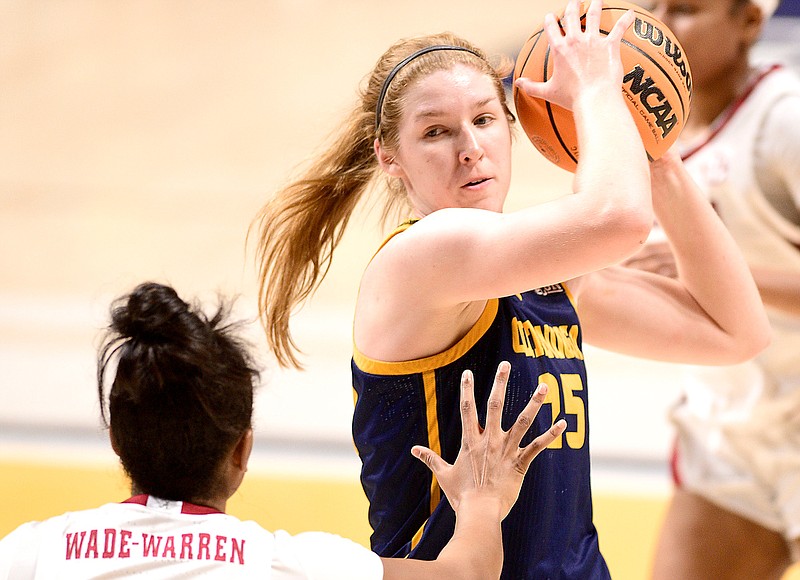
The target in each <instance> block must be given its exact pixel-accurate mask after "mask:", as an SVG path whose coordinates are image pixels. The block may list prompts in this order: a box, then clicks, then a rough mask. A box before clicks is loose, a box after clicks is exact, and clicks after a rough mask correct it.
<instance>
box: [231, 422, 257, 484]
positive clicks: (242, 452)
mask: <svg viewBox="0 0 800 580" xmlns="http://www.w3.org/2000/svg"><path fill="white" fill-rule="evenodd" d="M252 451H253V429H252V427H251V428H248V429H247V430H246V431H245V432H244V434H242V437H241V439H239V442H238V443H237V444H236V447H235V448H234V450H233V462H234V465H236V467H238V468H239V469H240V470H241V471H242V472H243V473H244V472H245V471H247V464H248V462H249V461H250V453H252Z"/></svg>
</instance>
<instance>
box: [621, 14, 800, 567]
mask: <svg viewBox="0 0 800 580" xmlns="http://www.w3.org/2000/svg"><path fill="white" fill-rule="evenodd" d="M654 4H655V5H654V6H651V9H652V10H653V12H654V13H655V15H656V16H658V17H659V18H661V19H662V20H663V21H664V22H665V23H666V24H667V26H669V27H670V28H671V29H672V30H673V32H674V33H675V35H676V36H677V37H678V40H679V41H680V42H681V44H682V45H683V47H684V50H685V51H686V57H687V59H688V61H689V63H690V64H691V66H692V73H693V81H694V82H693V90H694V94H693V98H692V113H691V115H690V117H689V119H688V121H687V124H686V127H685V130H684V132H683V133H682V134H681V139H680V142H679V146H680V148H681V154H682V157H683V159H684V163H685V165H686V168H687V170H688V171H689V172H690V173H691V174H692V176H693V177H694V179H695V181H696V182H697V183H698V184H699V185H700V187H701V188H702V189H703V190H704V191H705V192H706V193H707V195H708V196H709V199H710V200H711V202H712V204H713V205H714V207H715V208H716V210H717V212H718V213H719V215H720V217H721V218H722V221H723V222H724V223H725V225H726V226H727V228H728V230H729V231H730V232H731V233H732V234H733V237H734V239H735V240H736V241H737V243H738V245H739V247H740V248H741V250H742V252H743V254H744V255H745V257H746V259H747V261H748V264H749V265H750V267H751V270H752V272H753V277H754V279H755V281H756V283H757V285H758V287H759V291H760V293H761V296H762V299H763V301H764V303H765V305H766V306H767V309H768V315H769V319H770V322H771V325H772V332H773V337H772V343H771V345H770V346H769V347H768V348H767V349H766V350H765V351H763V352H762V353H761V354H760V355H759V356H758V357H757V358H755V359H754V360H751V361H749V362H745V363H743V364H738V365H735V366H729V367H704V368H700V367H688V368H686V369H685V370H686V372H685V373H684V377H685V395H684V397H683V399H682V400H681V401H679V402H678V403H677V404H676V406H675V407H674V409H673V410H672V412H671V419H672V420H673V422H674V424H675V426H676V428H677V441H676V446H675V455H674V458H673V474H674V478H675V481H676V484H677V489H676V492H675V495H674V497H673V500H672V503H671V505H670V508H669V511H668V514H667V518H666V520H665V524H664V528H663V530H662V537H661V541H660V546H659V548H658V550H657V556H656V560H655V578H656V579H661V578H682V579H691V578H702V579H703V580H705V579H708V578H712V579H713V578H725V579H726V580H727V579H736V578H742V579H745V578H759V579H767V578H780V577H781V575H782V574H783V572H784V571H785V570H786V568H787V567H788V566H789V564H790V563H791V561H792V559H794V560H797V559H798V557H800V79H798V76H797V74H796V73H795V72H794V71H792V70H789V69H788V68H786V67H783V66H780V65H771V66H770V65H764V64H761V65H759V64H755V63H752V62H750V60H749V51H750V47H751V46H752V44H753V43H754V42H755V41H756V39H757V38H758V37H759V35H760V32H761V28H762V24H763V22H764V21H765V20H766V19H767V18H769V16H770V15H771V14H772V12H773V11H774V10H775V8H776V6H777V4H778V2H777V1H776V0H752V1H750V0H658V1H656V2H655V3H654ZM631 264H632V265H636V266H639V267H642V268H645V269H650V270H653V271H663V272H665V273H670V274H673V275H674V273H675V272H674V268H675V266H674V262H673V261H672V260H671V258H670V257H669V255H668V247H667V246H666V244H652V245H649V249H648V250H647V251H646V252H644V253H642V254H641V255H640V256H638V257H637V258H636V259H635V260H633V261H631ZM720 282H721V283H724V280H721V281H720ZM687 537H691V538H692V539H691V540H690V541H687Z"/></svg>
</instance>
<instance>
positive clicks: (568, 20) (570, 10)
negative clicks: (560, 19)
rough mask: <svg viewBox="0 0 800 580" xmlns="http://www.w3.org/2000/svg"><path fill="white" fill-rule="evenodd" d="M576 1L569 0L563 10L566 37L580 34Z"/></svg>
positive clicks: (578, 11)
mask: <svg viewBox="0 0 800 580" xmlns="http://www.w3.org/2000/svg"><path fill="white" fill-rule="evenodd" d="M578 6H579V3H578V0H569V2H568V3H567V7H566V8H565V9H564V30H565V31H566V33H567V35H568V36H569V35H573V34H579V33H580V32H581V21H580V14H579V13H580V10H579V9H578Z"/></svg>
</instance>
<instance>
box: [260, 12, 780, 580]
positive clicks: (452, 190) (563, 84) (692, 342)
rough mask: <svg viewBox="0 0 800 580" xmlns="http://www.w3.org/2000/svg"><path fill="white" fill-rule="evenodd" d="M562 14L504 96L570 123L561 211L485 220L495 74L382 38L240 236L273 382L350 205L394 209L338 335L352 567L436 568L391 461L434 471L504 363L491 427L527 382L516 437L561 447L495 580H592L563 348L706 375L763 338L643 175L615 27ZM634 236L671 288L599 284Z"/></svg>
mask: <svg viewBox="0 0 800 580" xmlns="http://www.w3.org/2000/svg"><path fill="white" fill-rule="evenodd" d="M578 4H579V3H578V2H577V1H575V0H570V2H569V3H568V4H567V7H566V11H565V16H564V21H563V32H562V27H560V26H559V24H558V23H557V22H556V20H555V18H554V17H553V16H552V15H550V16H548V17H547V18H546V19H545V30H546V34H547V37H548V40H549V42H550V45H551V47H552V52H551V56H552V58H553V59H554V73H553V76H552V78H551V79H550V80H549V81H548V82H546V83H534V82H524V80H520V81H518V83H519V84H518V86H519V88H520V89H521V90H524V91H527V92H528V93H529V94H530V95H532V96H535V97H540V98H544V99H547V100H550V101H552V102H555V103H556V104H558V105H560V106H563V107H566V108H568V109H570V110H572V111H573V114H574V116H575V120H576V125H577V131H578V135H579V146H580V151H581V160H580V163H579V165H578V168H577V173H576V176H575V182H574V191H573V192H572V195H565V196H563V197H561V198H559V199H557V200H555V201H552V202H549V203H545V204H541V205H535V206H531V207H528V208H525V209H522V210H520V211H516V212H510V213H504V212H503V204H504V201H505V199H506V196H507V194H508V188H509V184H510V177H511V145H512V131H511V127H512V124H513V121H514V117H513V115H512V114H511V112H510V111H509V109H508V107H507V104H506V100H505V96H506V95H505V89H504V87H503V83H502V78H503V77H504V76H505V75H506V74H507V73H508V72H509V71H508V69H507V68H502V67H501V68H495V67H494V66H493V65H492V64H491V63H490V60H489V58H488V57H487V55H486V54H485V53H484V52H483V51H481V50H480V49H479V48H478V47H476V46H475V45H473V44H471V43H470V42H468V41H466V40H464V39H463V38H460V37H457V36H455V35H452V34H439V35H432V36H427V37H422V38H413V39H406V40H401V41H399V42H397V43H396V44H394V45H393V46H392V47H390V48H389V50H388V51H387V52H385V53H384V54H383V55H382V56H381V57H380V59H379V60H378V63H377V64H376V66H375V68H374V70H373V71H372V73H371V74H370V76H369V79H368V81H367V83H366V85H365V87H364V89H363V91H362V93H361V100H360V102H359V103H358V104H357V106H356V108H355V109H354V111H353V113H352V116H351V117H350V119H348V120H347V121H346V122H345V123H344V125H343V128H342V131H341V133H340V135H339V138H338V140H337V141H336V142H335V143H334V144H333V145H332V146H331V147H330V148H329V149H328V150H327V151H325V152H324V153H323V154H322V156H321V157H320V159H319V160H318V161H317V162H316V163H315V164H312V165H311V167H310V168H309V169H308V171H307V173H305V174H304V175H302V176H301V178H300V179H299V180H297V181H295V182H292V183H290V184H289V185H288V186H287V187H286V188H285V189H283V190H281V191H280V192H278V194H277V195H276V196H275V197H274V198H273V199H272V200H270V201H269V202H268V203H267V205H266V207H265V208H264V210H263V212H262V214H261V216H260V218H259V220H260V221H259V222H258V224H259V226H260V228H261V232H260V233H261V237H260V254H259V255H260V258H261V262H260V266H261V282H262V293H261V309H262V313H263V315H264V321H265V325H266V329H267V335H268V338H269V341H270V344H271V346H272V347H273V349H274V351H275V353H276V355H277V357H278V359H279V360H280V361H281V362H282V363H283V364H287V365H291V364H297V363H298V358H297V353H296V350H295V348H294V343H293V341H292V337H291V333H290V332H289V320H290V316H291V313H292V311H293V309H294V308H295V306H297V305H298V304H299V303H300V302H302V301H303V300H304V299H305V298H307V296H308V295H309V293H310V292H311V291H312V290H313V289H314V288H315V287H316V286H317V285H318V284H319V283H320V281H321V279H322V277H323V275H324V272H325V271H326V266H327V263H328V260H329V259H330V258H331V253H332V251H333V250H334V248H335V246H336V243H337V241H338V239H339V236H340V235H341V232H342V228H344V227H345V226H346V225H347V222H348V219H349V217H350V215H351V212H352V210H353V207H354V206H355V204H356V203H357V202H358V200H359V197H360V196H361V194H362V193H363V192H364V191H365V190H366V189H368V188H369V187H370V186H371V185H373V182H374V180H375V178H377V177H378V176H379V175H383V176H384V177H387V178H388V181H389V186H388V191H389V192H390V194H391V195H393V196H395V197H394V199H395V200H400V201H402V202H403V203H406V204H407V206H408V207H409V211H410V214H411V216H412V219H411V220H409V221H408V222H406V223H404V224H403V225H401V226H400V227H399V228H397V230H396V231H395V232H393V233H392V234H391V235H390V236H389V237H388V239H387V240H386V242H385V243H384V244H383V245H382V247H381V248H380V249H379V250H378V251H377V253H376V254H375V256H374V258H373V259H372V260H371V261H370V263H369V264H368V265H367V267H366V270H365V271H364V274H363V276H362V278H361V285H360V292H359V295H358V300H357V303H356V311H355V320H354V327H353V332H354V353H353V361H352V371H353V384H354V387H355V390H356V394H357V400H356V406H355V412H354V417H353V435H354V441H355V444H356V447H357V448H358V451H359V454H360V457H361V460H362V473H361V480H362V484H363V487H364V489H365V491H366V493H367V496H368V498H369V500H370V522H371V525H372V527H373V530H374V533H373V535H372V548H373V549H374V550H375V551H376V552H378V553H379V554H381V555H383V556H409V557H410V558H416V559H423V560H424V559H432V558H436V557H437V555H438V554H439V553H440V551H441V550H442V548H443V546H445V545H446V543H447V541H448V540H449V539H450V537H451V536H452V534H453V529H454V528H453V526H454V520H455V517H454V513H453V509H452V502H451V499H450V498H449V497H448V496H447V492H446V490H443V489H442V487H441V485H440V482H438V481H437V479H436V478H435V477H431V476H430V474H429V473H428V472H427V471H426V470H424V469H419V466H418V465H415V464H413V463H412V462H409V461H407V460H406V458H407V456H408V450H409V449H410V448H411V447H412V446H413V445H426V446H428V447H430V448H432V449H436V450H437V451H441V453H442V456H443V457H444V458H445V459H446V460H448V461H451V460H452V459H454V458H455V457H456V454H457V453H458V448H459V441H460V428H459V423H458V417H459V404H460V403H459V400H458V394H457V393H456V392H455V391H454V390H453V388H452V386H451V381H452V380H453V378H454V377H456V376H457V375H458V373H460V372H461V371H460V370H459V369H464V368H469V369H471V370H472V371H473V373H474V375H475V386H476V393H477V394H476V404H477V406H478V409H479V413H481V414H482V413H484V412H486V407H487V399H488V394H489V387H490V386H491V384H492V374H493V372H494V368H495V367H496V365H497V363H498V361H499V360H509V361H510V362H511V364H512V367H513V369H514V371H513V373H512V375H511V377H510V378H509V383H508V393H509V397H508V402H507V405H506V407H505V409H504V412H505V413H506V414H508V415H509V420H510V419H511V418H513V417H514V416H515V414H516V413H517V412H518V411H519V409H520V408H521V405H522V404H524V403H523V401H527V400H528V399H529V398H530V396H531V394H532V393H534V392H535V390H536V388H537V385H538V384H539V383H540V382H544V383H546V384H547V385H548V387H549V391H548V393H549V394H548V398H547V399H546V401H545V406H544V408H543V409H542V412H541V413H540V414H539V419H537V425H538V427H536V428H535V429H536V430H538V431H540V432H541V431H542V430H544V429H546V428H548V427H549V426H550V424H551V423H552V421H553V420H554V419H558V418H564V419H565V420H566V421H567V428H566V432H565V433H564V434H563V435H561V436H559V437H558V438H557V440H556V441H554V442H553V443H552V444H551V445H550V446H549V448H548V449H546V450H545V451H543V452H542V453H541V454H540V455H539V457H538V458H537V460H536V461H535V462H534V463H533V465H532V467H531V470H532V471H531V472H530V473H529V477H527V478H526V481H525V483H524V484H523V488H522V490H521V493H520V498H519V500H518V503H517V504H516V505H515V507H514V508H513V509H512V510H511V512H510V513H509V515H508V517H507V518H506V519H505V521H504V523H503V529H504V534H503V538H504V552H505V563H504V568H503V576H502V577H503V578H514V579H519V578H548V577H551V578H563V577H569V578H608V576H609V572H608V568H607V566H606V564H605V561H604V559H603V557H602V555H601V553H600V548H599V543H598V539H597V533H596V530H595V528H594V524H593V522H592V503H591V488H590V460H589V440H590V438H589V422H588V418H589V411H588V402H589V399H588V396H587V391H588V383H587V380H586V369H585V366H584V362H583V358H584V357H583V351H582V341H583V339H584V338H585V339H586V340H591V341H592V342H594V343H595V344H597V345H599V346H601V347H605V348H609V349H613V350H619V351H622V352H627V353H629V354H634V355H638V356H646V357H653V358H659V359H661V360H672V361H687V362H688V361H692V362H697V363H717V364H721V363H732V362H739V361H742V360H745V359H747V358H749V357H752V356H753V355H755V354H756V353H757V352H759V351H760V350H761V349H762V348H763V347H764V346H765V345H766V344H767V342H768V340H769V327H768V324H767V321H766V316H765V314H764V311H763V308H762V306H761V301H760V298H759V296H758V292H757V290H756V288H755V285H754V283H753V280H752V278H751V276H750V273H749V271H748V269H747V266H746V264H745V262H744V260H743V259H742V257H741V255H740V254H739V252H738V250H737V249H736V246H735V244H734V243H733V241H732V240H731V238H730V236H729V235H728V234H727V232H726V231H725V228H724V226H723V225H722V224H721V223H720V221H719V219H718V218H717V216H716V215H715V213H714V212H713V210H712V209H711V207H710V206H709V204H708V202H707V201H706V199H705V198H704V197H703V196H702V194H701V193H700V192H699V191H698V190H697V188H696V187H695V186H694V184H693V183H692V182H691V180H690V179H689V178H688V176H687V174H686V173H685V171H684V169H683V167H682V165H681V161H680V158H678V157H676V156H674V155H666V156H665V157H663V158H662V159H660V160H659V161H658V162H656V163H654V164H653V165H652V167H651V166H650V165H649V164H648V161H647V157H646V155H645V152H644V148H643V145H642V141H641V139H640V137H639V134H638V131H637V129H636V127H635V125H634V122H633V119H632V117H631V115H630V113H629V111H628V109H627V106H626V105H625V102H624V99H623V95H622V91H621V82H622V77H623V69H622V64H621V59H620V50H619V44H620V39H621V37H622V35H623V33H624V31H625V30H626V28H627V27H628V26H630V25H631V24H632V22H633V13H632V12H627V13H626V14H625V15H624V16H623V17H621V18H620V19H619V20H618V22H617V23H616V24H615V26H614V27H613V28H612V29H611V30H610V31H608V34H606V33H605V32H603V33H601V31H600V29H599V20H600V14H601V10H602V2H600V1H599V0H594V1H593V2H591V5H590V7H589V9H588V14H587V17H586V22H585V28H584V27H583V26H582V25H581V21H580V15H579V6H578ZM495 18H496V15H493V16H492V19H495ZM530 151H531V154H532V155H538V154H537V153H536V152H535V151H534V150H533V149H532V148H531V149H530ZM651 170H652V179H651ZM654 217H657V218H658V220H659V221H660V222H662V223H663V224H664V226H665V229H666V230H667V232H668V235H669V237H670V241H671V242H672V244H673V246H674V248H675V250H676V253H677V254H678V255H679V257H680V258H679V261H680V269H681V276H680V278H679V279H678V280H671V279H666V278H663V277H659V276H655V275H653V274H650V273H647V272H641V271H634V270H631V269H626V268H621V267H618V266H615V265H616V264H617V263H619V262H621V261H622V260H623V259H625V258H627V257H629V256H630V255H632V254H633V253H635V252H636V251H637V250H638V249H639V248H640V246H641V244H642V243H643V242H644V241H645V239H646V238H647V235H648V233H649V231H650V228H651V227H652V224H653V220H654ZM343 330H345V329H343ZM646 390H647V385H642V397H646ZM631 403H632V402H630V401H625V402H620V413H621V414H624V413H627V412H629V409H630V406H629V405H630V404H631ZM542 427H544V429H542Z"/></svg>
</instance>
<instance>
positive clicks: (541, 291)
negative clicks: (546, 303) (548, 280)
mask: <svg viewBox="0 0 800 580" xmlns="http://www.w3.org/2000/svg"><path fill="white" fill-rule="evenodd" d="M563 291H564V287H563V286H562V285H561V284H550V285H549V286H542V287H541V288H537V289H536V290H534V291H533V292H534V294H537V295H539V296H547V295H548V294H558V293H559V292H563Z"/></svg>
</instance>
